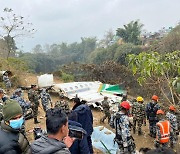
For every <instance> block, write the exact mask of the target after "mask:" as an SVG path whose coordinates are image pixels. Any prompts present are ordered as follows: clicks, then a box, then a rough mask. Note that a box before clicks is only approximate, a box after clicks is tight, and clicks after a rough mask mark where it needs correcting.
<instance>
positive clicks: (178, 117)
mask: <svg viewBox="0 0 180 154" xmlns="http://www.w3.org/2000/svg"><path fill="white" fill-rule="evenodd" d="M175 114H176V117H177V125H178V132H180V112H179V111H176V113H175Z"/></svg>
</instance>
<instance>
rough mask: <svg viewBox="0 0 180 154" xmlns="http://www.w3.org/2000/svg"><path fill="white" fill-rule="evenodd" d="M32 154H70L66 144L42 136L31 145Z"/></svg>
mask: <svg viewBox="0 0 180 154" xmlns="http://www.w3.org/2000/svg"><path fill="white" fill-rule="evenodd" d="M31 149H32V154H70V151H69V150H68V148H66V145H65V144H64V142H61V141H58V140H56V139H52V138H48V137H46V136H42V137H41V138H39V139H37V140H35V141H34V142H33V143H32V144H31Z"/></svg>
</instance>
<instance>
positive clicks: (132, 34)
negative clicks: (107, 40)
mask: <svg viewBox="0 0 180 154" xmlns="http://www.w3.org/2000/svg"><path fill="white" fill-rule="evenodd" d="M142 27H143V24H141V23H139V21H138V20H137V21H131V22H130V23H128V24H127V25H124V27H123V28H118V29H117V30H116V35H117V36H119V37H121V38H122V39H123V41H124V42H126V43H133V44H135V45H139V44H141V41H140V34H141V31H142Z"/></svg>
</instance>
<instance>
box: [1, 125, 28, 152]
mask: <svg viewBox="0 0 180 154" xmlns="http://www.w3.org/2000/svg"><path fill="white" fill-rule="evenodd" d="M30 153H31V151H30V145H29V142H28V140H27V139H26V137H25V136H24V135H23V134H22V133H20V131H18V130H15V129H12V128H11V127H10V126H8V125H6V124H5V123H4V121H2V122H1V126H0V154H30Z"/></svg>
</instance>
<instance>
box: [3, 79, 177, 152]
mask: <svg viewBox="0 0 180 154" xmlns="http://www.w3.org/2000/svg"><path fill="white" fill-rule="evenodd" d="M9 82H10V81H9ZM8 88H9V87H8ZM5 94H6V92H5V90H3V89H2V88H0V154H21V153H22V154H31V153H32V154H68V153H72V154H92V153H94V152H93V146H92V140H91V135H92V133H93V115H92V111H91V109H90V107H89V106H88V105H87V103H86V102H85V101H81V100H80V99H79V98H78V97H75V98H74V99H73V108H72V109H71V110H70V107H69V105H68V102H67V101H65V100H62V99H60V100H59V101H57V102H56V103H54V104H53V103H52V99H51V96H50V94H49V93H48V89H46V88H42V89H40V91H38V89H37V86H36V85H31V88H30V90H29V91H28V99H29V100H28V101H26V100H25V99H24V98H23V91H22V89H21V88H18V89H16V90H15V91H14V93H13V94H12V96H7V95H5ZM8 94H9V89H8ZM39 100H41V104H42V107H43V110H44V113H45V116H46V132H47V133H46V134H42V135H41V137H40V138H38V139H36V140H35V141H33V142H32V143H31V144H30V143H29V142H28V140H27V137H26V131H25V122H26V120H25V116H26V113H27V111H28V110H31V111H32V116H33V118H34V124H38V123H40V121H39V119H38V107H39V105H40V101H39ZM158 100H159V98H158V96H156V95H153V96H152V101H151V102H150V103H148V104H144V99H143V98H142V97H141V96H138V97H137V98H136V99H135V100H134V101H133V102H131V103H130V102H128V100H127V95H123V99H122V101H121V102H120V103H119V105H118V111H117V112H116V113H111V112H110V103H109V100H108V97H106V96H105V97H104V100H103V101H102V107H103V112H104V116H103V117H102V118H101V119H100V123H104V122H105V120H106V119H108V123H109V124H110V126H111V127H112V128H113V129H115V132H116V133H115V138H114V142H116V143H117V144H118V147H119V149H118V151H117V153H119V154H124V153H127V154H128V153H129V154H135V153H136V144H135V141H134V138H133V136H132V134H131V128H132V130H133V133H134V134H135V133H136V130H137V133H138V135H142V134H143V133H144V132H143V131H142V126H143V125H144V126H145V125H146V120H148V121H149V135H150V136H151V137H152V138H155V142H154V146H155V148H156V149H155V150H156V151H154V153H157V151H158V150H161V151H163V150H164V151H165V152H167V151H168V150H170V149H168V148H169V146H170V148H171V150H170V151H171V153H173V150H172V149H173V148H174V147H175V145H176V144H177V141H178V134H179V125H180V121H179V119H178V116H177V115H176V108H175V107H174V106H172V105H171V106H169V111H168V112H167V113H166V114H165V111H163V110H162V108H161V106H160V104H159V103H158ZM130 116H132V117H133V123H132V124H131V122H130V120H129V117H130ZM142 137H143V136H142ZM165 149H166V150H165ZM140 152H141V153H152V150H150V149H149V148H141V149H140Z"/></svg>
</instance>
